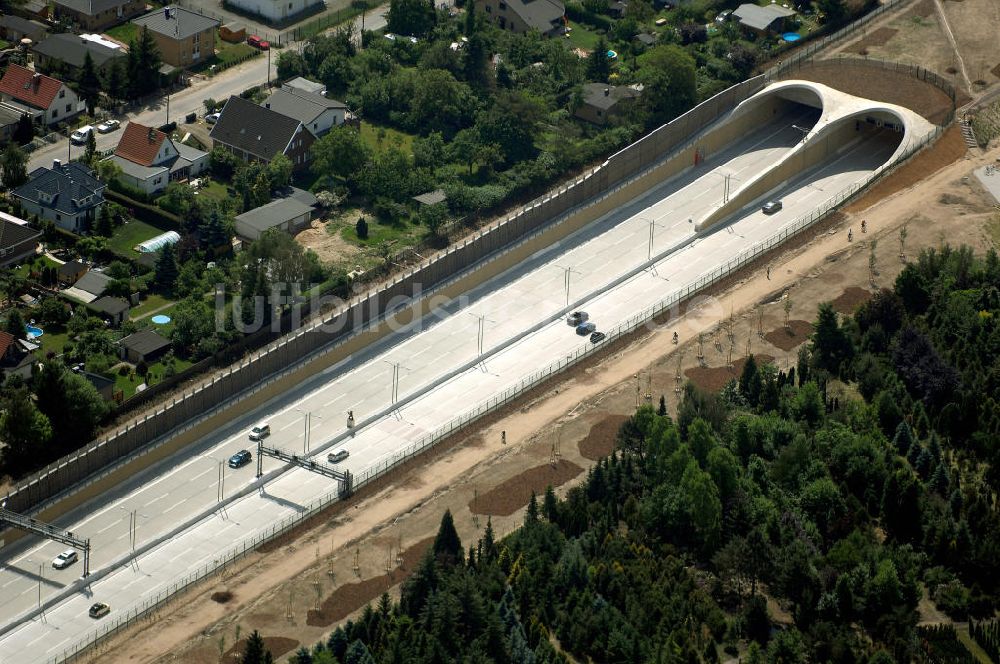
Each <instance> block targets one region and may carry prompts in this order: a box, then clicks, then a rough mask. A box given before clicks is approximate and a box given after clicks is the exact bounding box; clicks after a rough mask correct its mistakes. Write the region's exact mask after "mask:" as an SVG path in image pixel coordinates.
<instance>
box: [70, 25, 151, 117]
mask: <svg viewBox="0 0 1000 664" xmlns="http://www.w3.org/2000/svg"><path fill="white" fill-rule="evenodd" d="M161 64H163V61H162V59H161V57H160V49H159V47H157V45H156V40H154V39H153V35H152V34H150V32H149V28H147V27H146V26H143V27H142V30H140V31H139V35H138V37H137V38H136V39H132V40H130V41H129V48H128V52H127V55H126V57H124V58H112V60H111V61H110V63H109V64H108V66H107V67H106V68H104V69H98V68H97V66H96V65H95V64H94V59H93V58H92V57H91V56H90V53H87V54H86V55H85V56H84V60H83V65H82V66H81V67H80V70H79V72H78V73H77V75H76V80H74V81H71V84H72V85H73V87H74V88H75V90H76V92H77V93H78V94H79V95H80V98H81V99H83V100H84V101H85V102H86V103H87V112H88V113H90V114H91V115H92V114H93V113H94V108H95V107H96V106H97V104H98V103H99V102H100V99H101V94H102V93H103V94H105V95H107V97H108V98H109V99H111V100H114V101H118V102H122V101H127V100H129V99H136V98H139V97H143V96H145V95H148V94H149V93H151V92H154V91H155V90H157V89H158V88H159V87H160V81H161V76H160V65H161ZM51 73H52V74H53V75H59V74H60V73H61V72H60V71H59V68H58V67H56V68H55V69H54V70H53V71H52V72H51Z"/></svg>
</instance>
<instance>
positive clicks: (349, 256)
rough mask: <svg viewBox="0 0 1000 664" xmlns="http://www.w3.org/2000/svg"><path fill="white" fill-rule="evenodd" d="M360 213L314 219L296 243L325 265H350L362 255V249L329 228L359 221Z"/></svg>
mask: <svg viewBox="0 0 1000 664" xmlns="http://www.w3.org/2000/svg"><path fill="white" fill-rule="evenodd" d="M359 215H360V211H358V210H356V209H352V210H347V211H345V212H343V213H342V214H334V215H332V216H331V217H330V218H329V219H323V220H320V219H313V221H312V223H311V224H310V225H309V228H307V229H305V230H303V231H302V232H300V233H299V234H298V235H296V236H295V241H296V242H298V243H299V244H301V245H302V246H303V247H305V248H306V249H312V250H313V251H315V252H316V255H317V256H319V259H320V261H322V262H323V263H336V264H338V265H339V264H349V263H350V262H351V261H353V260H354V259H355V258H356V257H357V256H359V255H360V254H361V249H359V248H358V247H356V246H355V245H353V244H351V243H350V242H347V241H345V240H344V239H343V238H342V237H340V233H331V232H330V231H329V227H330V226H332V225H338V227H339V221H340V220H342V219H354V220H355V221H357V218H358V216H359Z"/></svg>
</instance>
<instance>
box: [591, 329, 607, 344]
mask: <svg viewBox="0 0 1000 664" xmlns="http://www.w3.org/2000/svg"><path fill="white" fill-rule="evenodd" d="M606 336H607V335H606V334H604V333H603V332H594V333H593V334H591V335H590V343H592V344H596V343H600V342H602V341H604V337H606Z"/></svg>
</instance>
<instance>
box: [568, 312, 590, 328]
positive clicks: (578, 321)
mask: <svg viewBox="0 0 1000 664" xmlns="http://www.w3.org/2000/svg"><path fill="white" fill-rule="evenodd" d="M588 319H590V314H588V313H587V312H586V311H574V312H573V313H571V314H570V315H569V316H567V317H566V324H567V325H572V326H573V327H576V326H578V325H582V324H584V323H586V322H587V320H588Z"/></svg>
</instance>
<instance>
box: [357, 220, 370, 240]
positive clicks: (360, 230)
mask: <svg viewBox="0 0 1000 664" xmlns="http://www.w3.org/2000/svg"><path fill="white" fill-rule="evenodd" d="M354 232H355V233H357V235H358V239H359V240H367V239H368V222H367V221H365V218H364V217H363V216H362V217H358V221H357V223H356V224H354Z"/></svg>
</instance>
